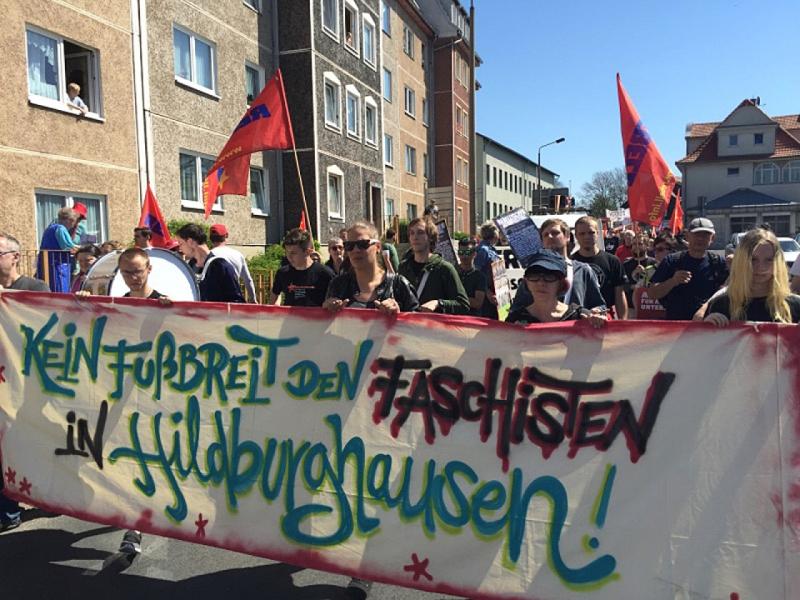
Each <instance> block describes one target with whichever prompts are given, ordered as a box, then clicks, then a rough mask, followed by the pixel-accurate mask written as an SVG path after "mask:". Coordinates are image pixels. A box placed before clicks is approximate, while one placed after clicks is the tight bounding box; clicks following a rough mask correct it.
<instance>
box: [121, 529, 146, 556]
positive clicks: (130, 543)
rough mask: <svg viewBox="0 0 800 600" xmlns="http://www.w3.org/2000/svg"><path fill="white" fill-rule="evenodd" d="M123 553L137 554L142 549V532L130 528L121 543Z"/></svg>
mask: <svg viewBox="0 0 800 600" xmlns="http://www.w3.org/2000/svg"><path fill="white" fill-rule="evenodd" d="M119 551H120V552H121V553H122V554H128V555H136V554H139V553H141V551H142V534H141V533H139V532H138V531H134V530H133V529H129V530H128V531H126V532H125V535H124V536H122V543H121V544H120V545H119Z"/></svg>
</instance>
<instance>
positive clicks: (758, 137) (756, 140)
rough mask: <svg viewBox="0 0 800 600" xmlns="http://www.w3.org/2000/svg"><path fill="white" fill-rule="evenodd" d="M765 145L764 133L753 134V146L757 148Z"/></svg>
mask: <svg viewBox="0 0 800 600" xmlns="http://www.w3.org/2000/svg"><path fill="white" fill-rule="evenodd" d="M763 143H764V134H763V133H754V134H753V144H755V145H756V146H760V145H761V144H763Z"/></svg>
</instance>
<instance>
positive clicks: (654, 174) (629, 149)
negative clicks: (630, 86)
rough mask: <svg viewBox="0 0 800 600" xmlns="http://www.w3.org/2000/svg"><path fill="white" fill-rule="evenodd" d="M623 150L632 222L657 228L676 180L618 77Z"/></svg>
mask: <svg viewBox="0 0 800 600" xmlns="http://www.w3.org/2000/svg"><path fill="white" fill-rule="evenodd" d="M617 95H618V96H619V120H620V125H621V128H622V149H623V153H624V154H625V170H626V172H627V174H628V206H629V207H630V211H631V220H633V221H639V222H642V223H649V224H650V225H653V226H657V225H658V224H659V223H661V221H662V220H663V219H664V214H665V213H666V210H667V203H668V202H669V197H670V195H671V194H672V188H673V187H674V186H675V176H674V175H673V174H672V173H671V172H670V170H669V167H668V166H667V162H666V161H665V160H664V157H662V156H661V153H660V152H659V151H658V148H656V144H655V142H654V141H653V140H652V139H651V138H650V135H649V134H648V133H647V129H645V126H644V124H643V123H642V120H641V119H640V118H639V113H637V112H636V108H634V106H633V103H632V102H631V99H630V98H629V97H628V94H627V92H626V91H625V89H624V88H623V87H622V81H621V80H620V78H619V73H617Z"/></svg>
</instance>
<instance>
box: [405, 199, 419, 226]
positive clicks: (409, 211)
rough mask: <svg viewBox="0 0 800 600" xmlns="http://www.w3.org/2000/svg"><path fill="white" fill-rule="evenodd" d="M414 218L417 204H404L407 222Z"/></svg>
mask: <svg viewBox="0 0 800 600" xmlns="http://www.w3.org/2000/svg"><path fill="white" fill-rule="evenodd" d="M416 218H417V205H416V204H406V219H408V222H409V223H410V222H411V221H413V220H414V219H416Z"/></svg>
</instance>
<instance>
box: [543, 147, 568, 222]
mask: <svg viewBox="0 0 800 600" xmlns="http://www.w3.org/2000/svg"><path fill="white" fill-rule="evenodd" d="M566 139H567V138H563V137H560V138H558V139H557V140H553V141H552V142H548V143H546V144H542V145H541V146H539V150H538V152H537V153H536V202H537V204H538V209H539V210H541V209H542V148H546V147H547V146H552V145H553V144H560V143H561V142H563V141H564V140H566Z"/></svg>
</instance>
